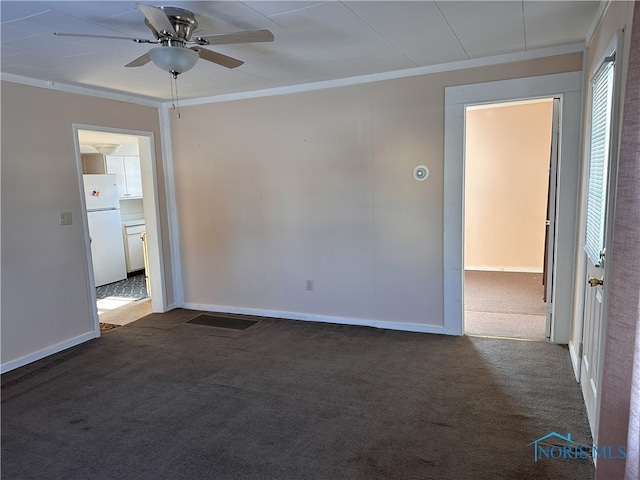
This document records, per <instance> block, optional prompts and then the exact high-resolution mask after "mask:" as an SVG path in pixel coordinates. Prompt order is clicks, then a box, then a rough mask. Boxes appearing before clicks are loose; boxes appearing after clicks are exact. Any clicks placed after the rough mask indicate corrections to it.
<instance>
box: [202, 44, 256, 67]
mask: <svg viewBox="0 0 640 480" xmlns="http://www.w3.org/2000/svg"><path fill="white" fill-rule="evenodd" d="M191 50H193V51H195V52H196V53H197V54H198V55H200V58H202V59H203V60H208V61H209V62H213V63H217V64H218V65H222V66H223V67H227V68H236V67H239V66H240V65H242V64H243V63H244V62H243V61H242V60H238V59H237V58H233V57H228V56H226V55H223V54H221V53H218V52H212V51H211V50H207V49H205V48H200V47H192V48H191Z"/></svg>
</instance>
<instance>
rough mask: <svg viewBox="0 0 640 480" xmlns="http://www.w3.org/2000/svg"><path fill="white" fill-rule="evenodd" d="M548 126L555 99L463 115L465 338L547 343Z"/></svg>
mask: <svg viewBox="0 0 640 480" xmlns="http://www.w3.org/2000/svg"><path fill="white" fill-rule="evenodd" d="M553 124H554V99H553V98H537V99H533V100H522V101H511V102H501V103H493V104H482V105H475V106H468V107H467V108H466V109H465V164H464V198H465V202H464V279H463V281H464V288H463V292H464V325H465V334H468V335H481V336H491V337H502V338H517V339H526V340H539V341H548V338H549V335H550V333H549V331H548V326H549V325H550V322H549V321H548V318H547V314H548V309H547V304H546V297H547V291H546V288H545V287H546V286H550V285H548V284H549V283H550V281H549V280H550V279H551V276H549V278H547V275H546V272H547V266H548V265H550V264H552V261H553V258H550V256H549V254H550V253H551V252H553V248H549V247H548V244H549V243H550V242H552V241H553V235H552V234H551V235H550V232H549V225H553V222H552V220H553V218H552V216H553V208H554V205H555V188H552V184H554V183H555V180H554V178H553V177H554V176H553V175H552V172H554V171H555V167H556V165H555V160H554V157H555V153H556V152H554V149H555V147H556V146H557V145H556V146H554V145H553V142H552V139H553V134H554V129H553ZM551 233H552V232H551ZM549 313H550V312H549Z"/></svg>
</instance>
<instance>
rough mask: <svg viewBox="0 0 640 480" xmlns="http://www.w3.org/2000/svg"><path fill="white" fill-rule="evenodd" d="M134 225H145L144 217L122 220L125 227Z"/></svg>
mask: <svg viewBox="0 0 640 480" xmlns="http://www.w3.org/2000/svg"><path fill="white" fill-rule="evenodd" d="M133 225H144V218H137V219H127V220H124V219H123V220H122V226H123V227H131V226H133Z"/></svg>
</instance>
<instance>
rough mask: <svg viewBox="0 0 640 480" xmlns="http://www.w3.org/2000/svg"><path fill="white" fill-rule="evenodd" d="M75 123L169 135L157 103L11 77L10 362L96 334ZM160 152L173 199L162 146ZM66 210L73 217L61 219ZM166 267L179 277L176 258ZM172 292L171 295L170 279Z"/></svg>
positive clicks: (6, 215) (6, 140) (6, 264)
mask: <svg viewBox="0 0 640 480" xmlns="http://www.w3.org/2000/svg"><path fill="white" fill-rule="evenodd" d="M73 123H79V124H87V125H98V126H104V127H111V128H123V129H131V130H142V131H151V132H154V134H155V140H156V144H157V145H159V142H160V131H159V122H158V110H157V109H156V108H153V107H144V106H140V105H134V104H130V103H124V102H117V101H113V100H107V99H100V98H95V97H89V96H83V95H74V94H69V93H63V92H59V91H54V90H47V89H42V88H36V87H31V86H25V85H18V84H14V83H9V82H2V146H1V148H2V357H1V359H2V365H3V369H6V368H7V367H10V368H14V367H15V366H18V365H19V364H21V363H24V362H23V360H25V361H31V360H33V359H35V358H38V357H39V356H42V354H48V353H52V352H53V351H56V350H59V349H60V348H63V347H68V346H70V345H73V344H74V343H78V342H79V341H83V340H87V339H89V338H91V337H92V332H93V318H92V315H91V308H90V301H91V299H90V293H89V290H88V279H87V265H86V263H87V262H86V253H85V239H84V232H83V227H82V225H83V223H82V212H81V203H80V195H81V193H80V185H79V181H78V171H77V164H76V153H75V146H74V145H75V139H74V136H73V129H72V124H73ZM156 159H157V163H158V165H157V168H158V180H159V185H158V189H159V197H160V198H159V201H160V204H161V205H164V204H165V196H164V185H163V173H162V155H161V151H160V150H159V148H158V147H157V146H156ZM61 211H69V212H71V213H72V216H73V224H72V225H69V226H61V225H60V224H59V223H60V222H59V213H60V212H61ZM161 218H163V219H164V218H166V212H164V211H163V212H161ZM161 228H162V234H163V236H164V237H165V238H168V235H167V226H166V221H164V220H163V222H162V226H161ZM165 250H167V251H168V245H165ZM165 258H169V255H168V253H165ZM165 271H167V272H168V277H169V279H170V272H171V269H170V263H169V262H168V261H165ZM167 293H168V295H169V301H170V302H171V301H172V296H171V295H172V285H171V284H170V283H169V284H168V285H167Z"/></svg>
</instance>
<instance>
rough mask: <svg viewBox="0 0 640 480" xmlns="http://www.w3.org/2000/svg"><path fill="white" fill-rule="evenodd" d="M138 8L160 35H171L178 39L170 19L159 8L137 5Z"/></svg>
mask: <svg viewBox="0 0 640 480" xmlns="http://www.w3.org/2000/svg"><path fill="white" fill-rule="evenodd" d="M136 8H137V9H138V10H140V11H141V12H142V14H143V15H144V17H145V18H146V19H147V21H148V22H149V23H150V24H151V26H152V27H153V28H155V30H156V32H158V33H160V34H163V33H164V34H166V35H171V36H172V37H177V36H178V34H177V33H176V30H175V28H173V25H172V24H171V21H170V20H169V17H167V14H166V13H164V10H162V9H161V8H158V7H152V6H151V5H142V4H140V3H136Z"/></svg>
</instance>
